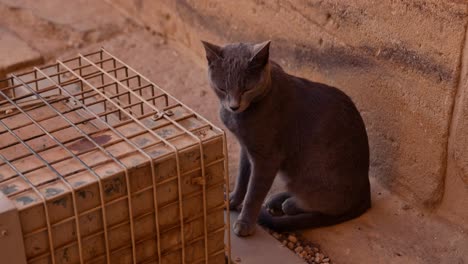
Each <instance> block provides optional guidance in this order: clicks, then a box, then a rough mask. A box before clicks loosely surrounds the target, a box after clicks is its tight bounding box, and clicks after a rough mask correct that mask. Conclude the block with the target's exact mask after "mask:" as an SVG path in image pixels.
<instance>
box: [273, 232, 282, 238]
mask: <svg viewBox="0 0 468 264" xmlns="http://www.w3.org/2000/svg"><path fill="white" fill-rule="evenodd" d="M273 237H274V238H276V239H280V238H281V235H280V234H278V233H276V232H273Z"/></svg>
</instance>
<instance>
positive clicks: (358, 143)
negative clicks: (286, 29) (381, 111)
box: [203, 42, 371, 236]
mask: <svg viewBox="0 0 468 264" xmlns="http://www.w3.org/2000/svg"><path fill="white" fill-rule="evenodd" d="M203 44H204V47H205V50H206V54H207V60H208V64H209V80H210V85H211V87H212V88H213V90H214V91H215V93H216V95H217V96H218V97H219V99H220V103H221V109H220V115H221V119H222V121H223V123H224V124H225V125H226V127H227V128H228V129H229V130H230V131H231V132H232V133H233V134H234V135H235V136H236V138H237V139H238V141H239V144H240V145H241V149H242V150H241V161H240V168H239V175H238V177H237V182H236V187H235V188H234V191H233V192H232V193H231V194H230V196H229V199H230V204H231V208H232V209H239V208H240V207H241V205H242V209H241V212H240V215H239V218H238V219H237V221H236V222H235V223H234V233H235V234H237V235H239V236H248V235H251V234H253V233H254V231H255V223H256V222H257V220H258V222H259V223H260V224H263V225H266V226H268V227H270V228H273V229H275V230H290V229H301V228H310V227H316V226H323V225H331V224H336V223H339V222H342V221H346V220H348V219H351V218H354V217H357V216H359V215H361V214H362V213H364V212H365V211H366V210H367V209H368V208H369V207H370V203H371V202H370V184H369V178H368V170H369V146H368V139H367V134H366V129H365V126H364V122H363V120H362V118H361V116H360V114H359V112H358V110H357V109H356V107H355V105H354V103H353V102H352V101H351V99H350V98H349V97H348V96H347V95H345V94H344V93H343V92H341V91H340V90H338V89H336V88H333V87H330V86H327V85H325V84H321V83H315V82H311V81H309V80H306V79H303V78H299V77H295V76H292V75H289V74H287V73H286V72H284V70H283V69H282V68H281V67H280V66H279V65H278V64H277V63H275V62H273V61H271V60H269V46H270V42H264V43H260V44H244V43H238V44H230V45H227V46H225V47H219V46H216V45H214V44H210V43H207V42H203ZM277 174H278V175H280V177H282V178H283V180H284V181H285V182H286V185H287V189H288V192H287V193H283V194H278V195H276V196H274V197H272V199H270V200H269V201H268V202H267V203H266V208H262V204H263V201H264V199H265V197H266V195H267V193H268V191H269V190H270V188H271V185H272V183H273V180H274V178H275V177H276V175H277Z"/></svg>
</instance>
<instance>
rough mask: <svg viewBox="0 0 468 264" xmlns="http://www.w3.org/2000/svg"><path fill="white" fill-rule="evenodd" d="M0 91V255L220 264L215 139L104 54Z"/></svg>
mask: <svg viewBox="0 0 468 264" xmlns="http://www.w3.org/2000/svg"><path fill="white" fill-rule="evenodd" d="M3 86H4V87H5V88H2V89H1V90H0V193H3V196H0V246H1V245H2V243H6V242H8V241H10V240H9V239H14V238H15V237H16V239H17V238H18V236H20V238H21V239H19V241H23V243H22V245H20V244H21V243H18V244H19V246H18V247H15V248H17V251H19V252H17V253H19V255H22V256H23V257H22V258H23V259H24V260H25V262H23V263H26V262H27V263H31V264H46V263H57V264H62V263H167V264H169V263H225V254H227V255H229V245H228V246H225V242H224V241H225V231H226V230H227V232H229V231H228V230H229V228H227V227H229V225H228V224H225V222H224V209H225V202H224V195H223V193H224V187H225V184H226V180H227V168H226V160H227V158H226V157H227V156H226V142H225V135H224V133H223V131H222V130H220V129H218V128H216V127H214V126H213V125H212V124H210V123H209V122H208V121H207V120H206V119H204V118H203V117H201V116H199V115H197V114H196V113H194V112H193V111H192V110H191V109H189V108H188V107H186V106H185V105H183V104H182V103H180V102H179V101H177V100H176V99H175V98H173V97H171V96H170V95H168V94H167V93H166V92H165V91H163V90H162V89H160V88H159V87H158V86H156V85H155V84H154V83H152V82H150V81H148V80H147V79H146V78H144V77H143V76H141V75H140V74H138V73H137V72H136V71H135V70H133V69H132V68H130V67H129V66H128V65H126V64H125V63H123V62H122V61H120V60H118V59H117V58H115V57H114V56H112V55H111V54H109V53H108V52H107V51H105V50H104V49H101V50H99V51H97V52H93V53H90V54H86V55H79V56H78V57H75V58H72V59H69V60H65V61H57V63H55V64H53V65H50V66H46V67H42V68H35V69H34V70H32V71H30V72H27V73H24V74H20V75H17V76H16V75H13V76H12V77H11V78H9V79H7V80H5V81H3ZM7 94H8V95H7ZM2 203H3V206H2ZM12 208H13V209H12ZM2 211H3V212H2ZM12 213H13V216H12ZM15 215H16V216H15ZM11 217H13V218H11ZM14 217H17V219H19V223H20V229H21V234H19V235H18V231H17V230H16V231H15V232H13V234H10V235H9V236H3V237H2V236H1V231H2V230H1V229H2V223H4V225H5V226H6V227H5V228H7V229H8V228H9V229H11V230H14V229H15V228H16V229H19V228H18V227H17V226H16V227H15V224H16V225H17V221H16V223H15V220H11V219H16V218H14ZM10 224H11V226H9V225H10ZM2 239H3V242H2ZM228 241H229V240H228ZM11 243H13V242H11ZM15 243H17V242H15ZM7 244H10V242H8V243H7ZM21 246H22V247H21ZM5 248H6V247H5ZM5 248H3V247H0V256H3V255H4V254H7V253H8V252H2V250H4V249H5ZM23 248H24V253H23V252H21V251H23ZM16 255H17V254H16ZM5 256H6V255H5ZM24 260H23V261H24ZM17 261H21V258H20V259H19V260H17ZM12 263H14V262H12ZM18 263H20V262H18Z"/></svg>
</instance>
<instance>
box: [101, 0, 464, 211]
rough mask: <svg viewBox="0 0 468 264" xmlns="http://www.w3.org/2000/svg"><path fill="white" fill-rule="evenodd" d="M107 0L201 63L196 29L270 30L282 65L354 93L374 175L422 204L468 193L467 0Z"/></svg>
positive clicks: (220, 32)
mask: <svg viewBox="0 0 468 264" xmlns="http://www.w3.org/2000/svg"><path fill="white" fill-rule="evenodd" d="M108 1H109V2H111V3H113V4H114V5H115V6H117V7H119V8H120V9H121V10H122V11H123V12H125V13H127V14H128V15H129V16H131V17H132V18H134V19H135V20H137V21H138V22H139V23H141V24H143V25H145V26H147V27H149V28H151V29H152V30H154V31H156V32H158V33H160V34H162V35H164V36H166V37H168V38H169V39H172V40H175V41H176V42H178V43H181V44H183V45H185V46H186V47H188V48H189V49H192V50H193V51H194V53H195V54H196V55H198V56H199V57H200V63H204V60H203V50H202V48H201V45H200V42H199V40H200V39H204V40H208V41H212V42H215V43H218V44H225V43H228V42H238V41H249V42H255V41H264V40H266V39H271V40H272V41H273V42H272V50H271V54H272V56H273V58H274V59H275V60H277V61H278V62H279V63H280V64H282V65H283V66H284V67H285V68H286V69H288V70H289V71H291V72H292V73H295V74H298V75H301V76H304V77H307V78H310V79H314V80H317V81H321V82H325V83H327V84H330V85H334V86H337V87H339V88H341V89H342V90H344V91H345V92H346V93H348V94H349V95H350V96H351V97H352V98H353V99H354V101H355V102H356V104H357V106H358V108H359V109H360V111H361V113H362V115H363V117H364V119H365V122H366V125H367V128H368V133H369V137H370V145H371V155H372V157H371V174H372V175H373V176H374V177H376V178H377V179H379V181H381V182H382V183H384V184H385V186H387V187H388V188H389V189H391V190H392V191H394V192H397V193H399V194H400V195H402V196H403V197H404V198H405V199H407V200H409V201H411V202H413V203H414V204H417V205H421V206H425V207H426V208H435V207H436V206H437V205H439V204H440V202H441V201H443V202H442V205H443V206H442V208H445V207H446V209H444V210H443V212H448V211H451V210H452V209H453V208H454V206H461V205H465V206H466V204H467V203H468V202H467V200H468V193H467V188H468V187H467V186H468V154H467V152H468V151H467V150H468V136H467V134H468V133H466V131H467V129H468V95H466V93H468V84H467V82H466V81H465V82H463V83H460V75H461V74H460V72H461V65H462V63H461V62H462V50H463V46H464V44H465V43H464V42H465V34H466V25H467V21H468V11H467V3H466V2H465V1H462V0H447V1H438V0H414V1H405V0H384V1H371V0H350V1H336V0H335V1H333V0H322V1H305V0H297V1H286V0H277V1H268V0H238V1H214V0H212V1H209V0H177V1H172V0H156V1H155V0H108ZM175 63H177V62H175ZM465 75H466V73H465ZM465 80H466V79H465ZM455 102H457V104H456V107H455ZM454 109H455V113H453V110H454ZM452 117H453V118H452ZM449 135H450V147H449ZM448 150H450V153H448ZM447 165H449V166H447ZM448 167H449V168H448ZM446 175H449V176H448V177H446ZM446 179H447V186H445V182H446ZM449 179H451V180H449ZM451 188H458V191H457V192H456V193H457V194H454V193H452V196H453V195H455V198H453V197H451V196H450V195H445V198H444V199H445V200H443V199H442V198H443V197H444V190H445V193H448V192H451ZM447 199H448V200H447ZM450 199H452V200H453V199H455V200H458V201H459V200H461V202H458V203H457V204H455V205H453V204H454V203H452V202H450ZM447 206H448V207H447ZM458 208H460V207H458ZM465 208H466V207H465ZM452 211H457V210H452ZM458 211H463V210H458ZM461 214H463V213H454V215H458V216H460V215H461Z"/></svg>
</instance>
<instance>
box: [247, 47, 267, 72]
mask: <svg viewBox="0 0 468 264" xmlns="http://www.w3.org/2000/svg"><path fill="white" fill-rule="evenodd" d="M270 42H271V41H270V40H268V41H265V42H262V43H259V44H255V45H254V46H253V49H252V54H253V56H252V58H251V59H250V62H249V64H250V65H249V66H250V67H252V68H258V67H263V66H265V65H266V64H267V63H268V60H269V57H270Z"/></svg>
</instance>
